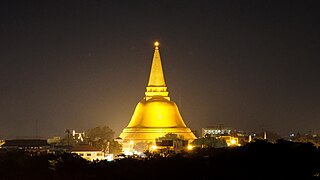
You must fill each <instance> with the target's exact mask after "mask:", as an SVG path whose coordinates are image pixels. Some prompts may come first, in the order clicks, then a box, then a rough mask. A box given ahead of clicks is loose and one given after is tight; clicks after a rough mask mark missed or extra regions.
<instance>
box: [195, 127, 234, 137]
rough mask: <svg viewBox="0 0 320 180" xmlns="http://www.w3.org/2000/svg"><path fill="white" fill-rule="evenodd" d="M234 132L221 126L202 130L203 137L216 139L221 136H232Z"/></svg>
mask: <svg viewBox="0 0 320 180" xmlns="http://www.w3.org/2000/svg"><path fill="white" fill-rule="evenodd" d="M232 132H233V129H232V128H228V127H221V126H215V127H206V128H201V134H202V137H207V136H210V137H216V136H221V135H231V134H232Z"/></svg>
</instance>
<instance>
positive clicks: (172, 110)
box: [128, 96, 186, 128]
mask: <svg viewBox="0 0 320 180" xmlns="http://www.w3.org/2000/svg"><path fill="white" fill-rule="evenodd" d="M128 127H132V128H136V127H152V128H168V127H180V128H183V127H186V125H185V124H184V122H183V120H182V117H181V115H180V113H179V110H178V107H177V105H176V104H175V103H174V102H173V101H169V100H167V99H165V98H163V97H160V96H158V97H157V96H156V97H152V98H151V99H149V100H146V99H143V100H141V101H140V102H139V103H138V105H137V107H136V109H135V111H134V114H133V116H132V118H131V121H130V123H129V125H128Z"/></svg>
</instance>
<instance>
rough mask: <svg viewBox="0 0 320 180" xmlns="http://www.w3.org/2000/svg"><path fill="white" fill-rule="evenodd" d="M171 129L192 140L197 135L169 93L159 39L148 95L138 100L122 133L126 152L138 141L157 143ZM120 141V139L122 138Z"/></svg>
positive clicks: (147, 88) (170, 131)
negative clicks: (183, 117) (156, 140)
mask: <svg viewBox="0 0 320 180" xmlns="http://www.w3.org/2000/svg"><path fill="white" fill-rule="evenodd" d="M168 133H173V134H177V135H179V136H182V137H183V138H184V139H185V140H188V141H192V140H194V139H196V136H195V135H194V134H193V132H191V130H190V129H189V128H188V127H187V126H186V124H185V123H184V121H183V119H182V116H181V114H180V112H179V109H178V107H177V105H176V103H175V102H173V101H172V100H171V99H170V97H169V92H168V89H167V85H166V83H165V79H164V74H163V69H162V63H161V57H160V51H159V43H158V42H156V43H155V49H154V54H153V60H152V65H151V71H150V77H149V82H148V85H147V87H146V92H145V96H144V97H143V99H142V100H141V101H140V102H139V103H138V105H137V106H136V108H135V111H134V113H133V116H132V118H131V120H130V122H129V125H128V126H127V127H126V128H125V129H124V130H123V131H122V133H121V134H120V138H121V139H122V140H121V143H122V145H123V150H124V152H132V151H134V146H135V144H137V143H140V144H141V143H145V144H146V146H148V147H151V146H150V144H155V139H156V138H159V137H163V136H165V135H166V134H168ZM119 142H120V141H119Z"/></svg>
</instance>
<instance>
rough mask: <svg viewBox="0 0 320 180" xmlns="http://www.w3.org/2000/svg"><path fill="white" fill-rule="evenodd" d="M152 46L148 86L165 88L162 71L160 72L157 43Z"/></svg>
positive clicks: (160, 65)
mask: <svg viewBox="0 0 320 180" xmlns="http://www.w3.org/2000/svg"><path fill="white" fill-rule="evenodd" d="M154 46H155V48H154V53H153V59H152V65H151V71H150V77H149V83H148V86H166V83H165V80H164V75H163V70H162V64H161V57H160V51H159V42H158V41H156V42H155V43H154Z"/></svg>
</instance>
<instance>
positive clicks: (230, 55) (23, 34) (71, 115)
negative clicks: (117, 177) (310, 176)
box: [0, 0, 320, 139]
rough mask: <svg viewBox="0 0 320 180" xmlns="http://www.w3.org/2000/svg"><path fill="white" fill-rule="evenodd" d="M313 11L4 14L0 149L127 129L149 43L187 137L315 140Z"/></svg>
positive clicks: (202, 7) (234, 6) (50, 8)
mask: <svg viewBox="0 0 320 180" xmlns="http://www.w3.org/2000/svg"><path fill="white" fill-rule="evenodd" d="M319 9H320V5H319V3H318V2H317V0H315V1H294V0H287V1H286V0H284V1H278V0H277V1H276V0H275V1H269V0H265V1H256V0H246V1H241V0H240V1H239V0H235V1H230V0H208V1H201V0H200V1H198V0H194V1H189V0H184V1H169V0H168V1H161V0H158V1H152V0H149V1H139V0H138V1H118V0H117V1H116V0H115V1H107V0H106V1H102V0H101V1H94V0H87V1H85V0H76V1H66V0H61V1H59V0H55V1H43V0H39V1H14V0H3V1H1V2H0V139H1V138H2V139H6V138H16V137H40V138H48V137H52V136H63V135H64V134H65V130H66V129H74V130H76V131H83V130H86V129H89V128H94V127H96V126H104V125H106V126H109V127H110V128H111V129H113V130H114V131H115V137H117V136H118V135H119V134H120V133H121V131H122V130H123V128H125V127H126V126H127V125H128V123H129V121H130V119H131V116H132V114H133V111H134V108H135V106H136V105H137V103H138V102H139V101H140V100H141V99H142V98H143V96H144V92H145V87H146V85H147V82H148V79H149V72H150V68H151V61H152V55H153V48H154V47H153V43H154V41H156V40H158V41H159V42H160V53H161V57H162V65H163V68H164V75H165V79H166V84H167V86H168V90H169V95H170V97H171V98H172V100H173V101H175V102H176V103H177V105H178V107H179V110H180V113H181V115H182V117H183V119H184V121H185V123H186V124H187V126H188V127H190V128H191V129H192V130H197V131H200V128H202V127H208V126H215V125H219V124H221V125H222V126H224V127H233V128H235V129H239V130H245V131H248V132H251V131H256V132H259V131H262V130H263V129H266V130H269V131H274V132H276V133H278V134H280V135H285V134H287V133H291V132H300V133H305V132H308V131H315V132H320V94H319V93H320V68H319V64H320V63H319V61H320V18H319V17H320V10H319Z"/></svg>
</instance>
